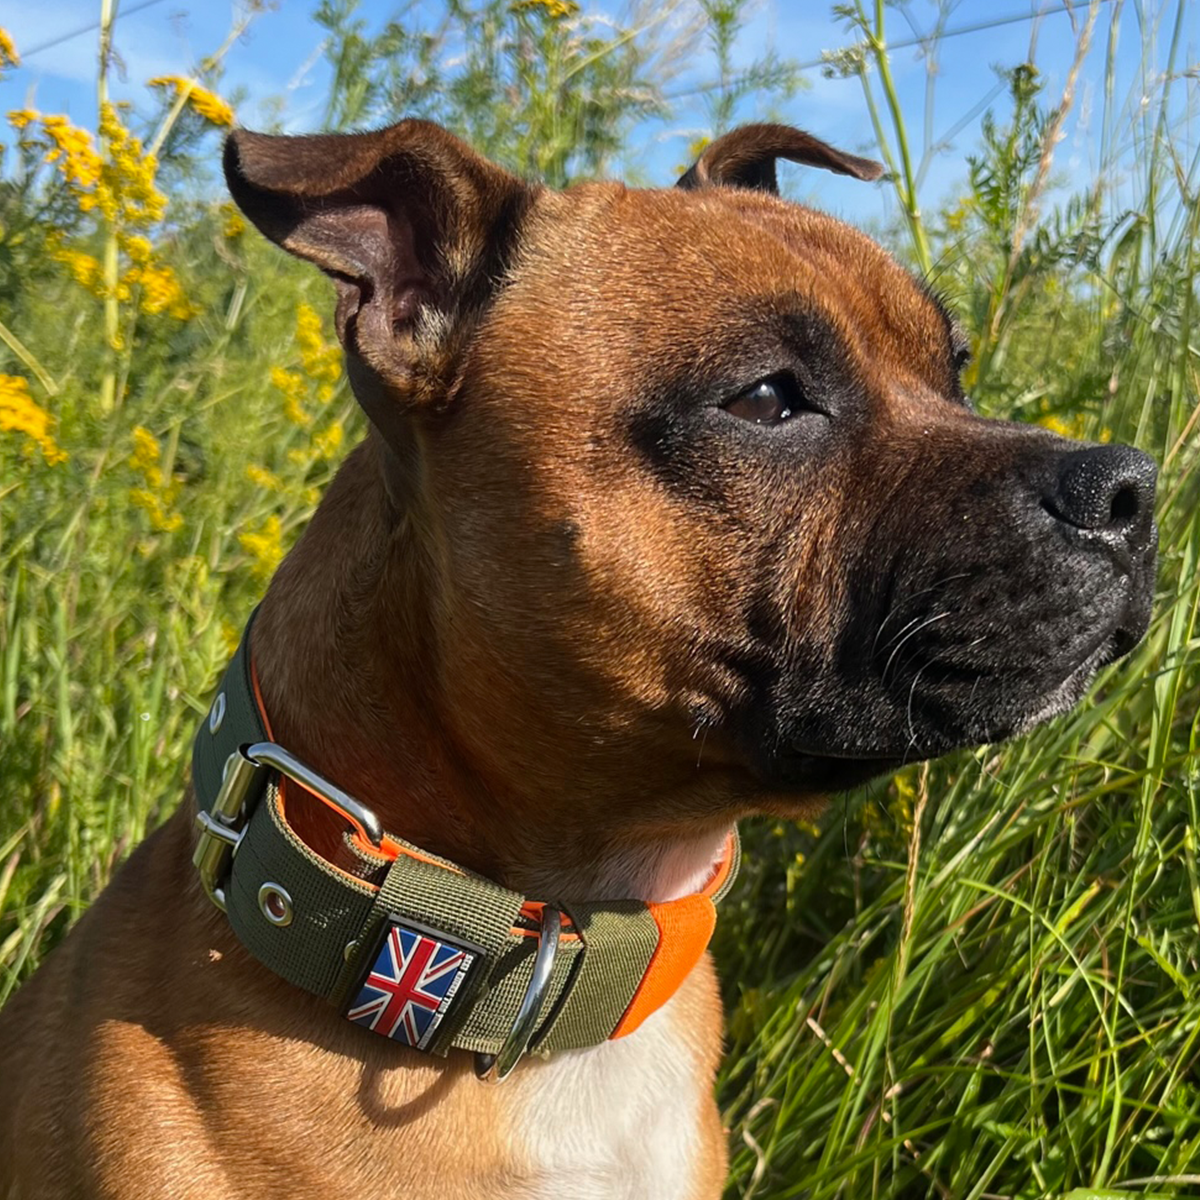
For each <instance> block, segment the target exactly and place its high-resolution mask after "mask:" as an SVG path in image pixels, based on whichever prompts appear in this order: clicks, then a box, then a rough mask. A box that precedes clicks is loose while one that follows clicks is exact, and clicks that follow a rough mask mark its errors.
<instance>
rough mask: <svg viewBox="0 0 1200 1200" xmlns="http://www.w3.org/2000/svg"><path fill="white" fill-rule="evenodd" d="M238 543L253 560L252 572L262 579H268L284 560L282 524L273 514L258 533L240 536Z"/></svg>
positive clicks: (241, 534)
mask: <svg viewBox="0 0 1200 1200" xmlns="http://www.w3.org/2000/svg"><path fill="white" fill-rule="evenodd" d="M238 542H239V544H240V545H241V547H242V549H243V550H245V552H246V553H247V554H249V555H250V557H251V559H252V560H253V562H252V563H251V570H252V571H253V572H254V574H255V575H257V576H258V577H259V578H260V579H267V578H269V577H270V576H271V575H272V574H273V573H274V571H275V568H276V567H277V566H279V562H280V559H282V558H283V525H282V522H281V521H280V520H279V518H278V517H277V516H275V515H274V514H272V515H271V516H269V517H268V518H267V519H266V520H265V521H264V522H263V524H262V528H261V529H260V530H259V531H258V532H257V533H240V534H238Z"/></svg>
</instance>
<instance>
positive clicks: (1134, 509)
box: [1109, 484, 1140, 525]
mask: <svg viewBox="0 0 1200 1200" xmlns="http://www.w3.org/2000/svg"><path fill="white" fill-rule="evenodd" d="M1139 507H1140V506H1139V504H1138V494H1137V491H1136V489H1134V488H1133V487H1132V486H1131V485H1130V484H1125V485H1124V486H1123V487H1121V488H1119V489H1118V490H1117V493H1116V495H1115V496H1113V498H1112V506H1111V508H1110V510H1109V524H1110V525H1122V524H1124V523H1125V522H1126V521H1132V520H1133V518H1134V517H1136V516H1137V515H1138V508H1139Z"/></svg>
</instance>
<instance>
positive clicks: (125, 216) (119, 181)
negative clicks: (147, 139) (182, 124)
mask: <svg viewBox="0 0 1200 1200" xmlns="http://www.w3.org/2000/svg"><path fill="white" fill-rule="evenodd" d="M100 141H101V143H102V144H103V146H104V147H105V149H106V150H107V152H108V161H107V162H106V163H105V164H104V166H103V168H102V170H101V176H100V181H99V183H98V184H97V185H96V204H97V205H98V206H99V207H100V209H101V211H102V212H103V213H104V215H105V217H106V218H107V219H108V221H109V223H110V224H112V225H116V226H118V227H122V228H125V227H137V228H145V227H147V226H150V225H154V224H156V223H157V222H159V221H161V220H162V219H163V215H164V214H165V213H166V211H167V198H166V196H164V195H163V194H162V192H160V191H159V190H158V187H157V185H156V184H155V181H154V180H155V176H156V175H157V174H158V156H157V155H154V154H147V153H146V151H145V150H144V149H143V148H142V140H141V138H138V137H134V135H133V134H132V133H130V132H129V130H128V128H126V126H125V125H124V123H123V122H122V121H121V116H120V114H119V113H118V112H117V109H116V106H115V105H113V104H107V103H106V104H102V105H101V106H100ZM80 207H81V208H82V207H83V204H82V202H81V203H80ZM85 211H86V210H85Z"/></svg>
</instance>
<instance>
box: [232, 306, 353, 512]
mask: <svg viewBox="0 0 1200 1200" xmlns="http://www.w3.org/2000/svg"><path fill="white" fill-rule="evenodd" d="M296 346H297V349H298V351H299V355H300V369H299V370H292V369H291V368H289V367H281V366H274V367H272V368H271V372H270V378H271V383H272V384H273V385H274V386H275V388H276V389H278V391H279V393H280V395H281V396H282V398H283V416H284V419H285V420H286V421H287V422H288V423H289V424H291V425H295V426H296V427H297V428H299V429H303V430H305V431H307V432H308V437H307V438H306V439H305V441H304V443H303V445H301V446H293V447H292V448H291V449H289V450H288V452H287V461H288V462H289V463H290V464H291V465H292V466H293V467H295V468H296V470H295V471H288V472H285V475H284V476H281V475H278V474H276V473H275V472H274V471H272V470H270V469H269V468H267V467H265V466H261V465H260V464H258V463H251V464H250V465H249V466H248V467H247V468H246V478H247V479H248V480H249V481H250V482H251V483H252V484H254V485H255V487H258V488H261V489H262V490H263V491H266V492H275V493H277V494H279V495H281V496H288V497H290V498H292V499H293V500H296V501H299V502H300V503H301V504H306V505H313V504H315V503H316V502H317V489H316V488H315V487H313V486H311V484H310V482H309V471H310V470H311V468H312V467H314V466H315V465H316V464H318V463H321V462H328V461H329V460H330V459H332V458H333V457H334V456H335V455H336V454H337V452H338V450H339V449H340V448H341V445H342V441H343V439H344V438H345V430H344V429H343V428H342V423H341V421H340V420H338V419H337V417H336V416H330V418H329V419H328V420H327V421H323V422H320V421H319V420H318V418H319V417H320V414H321V409H323V408H327V407H328V405H329V403H330V401H332V400H333V398H334V395H335V394H336V389H337V382H338V379H339V378H340V377H341V373H342V351H341V347H340V346H339V345H338V344H337V343H336V342H331V341H327V340H326V338H325V335H324V332H323V330H322V324H321V318H320V315H319V314H318V313H317V311H316V310H315V309H314V308H312V306H311V305H308V304H301V305H300V306H299V307H298V308H297V310H296ZM314 384H315V385H316V386H315V399H316V401H317V405H316V406H313V405H312V403H311V402H312V399H313V393H314Z"/></svg>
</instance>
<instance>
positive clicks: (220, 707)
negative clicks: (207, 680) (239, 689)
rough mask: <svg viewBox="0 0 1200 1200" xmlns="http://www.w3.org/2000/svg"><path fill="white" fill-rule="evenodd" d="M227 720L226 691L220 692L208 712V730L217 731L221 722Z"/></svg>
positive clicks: (210, 731)
mask: <svg viewBox="0 0 1200 1200" xmlns="http://www.w3.org/2000/svg"><path fill="white" fill-rule="evenodd" d="M224 720H225V693H224V692H218V693H217V698H216V699H215V700H214V701H213V703H212V708H211V709H210V710H209V713H208V732H209V733H216V732H217V730H218V729H220V728H221V722H222V721H224Z"/></svg>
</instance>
